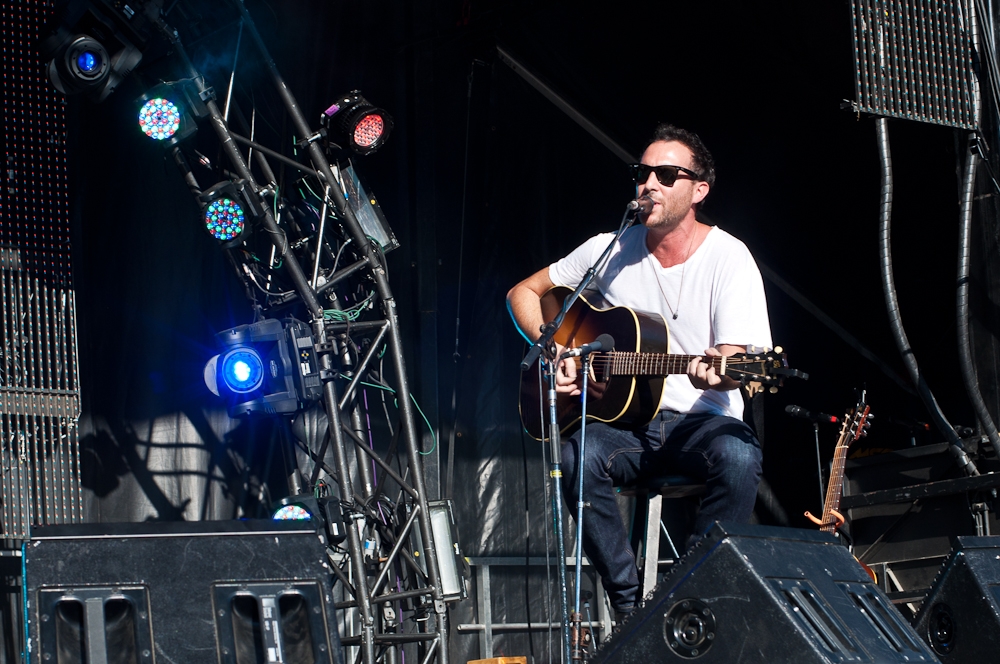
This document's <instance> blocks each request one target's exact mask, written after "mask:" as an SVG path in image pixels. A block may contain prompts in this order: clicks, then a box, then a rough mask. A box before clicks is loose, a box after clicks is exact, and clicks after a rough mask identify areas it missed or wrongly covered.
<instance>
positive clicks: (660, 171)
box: [629, 164, 702, 187]
mask: <svg viewBox="0 0 1000 664" xmlns="http://www.w3.org/2000/svg"><path fill="white" fill-rule="evenodd" d="M629 170H630V171H631V172H632V179H633V180H635V181H636V184H639V183H641V182H645V181H646V180H648V179H649V174H650V173H656V179H657V180H659V181H660V184H662V185H663V186H664V187H672V186H674V182H677V178H678V177H679V176H680V174H681V172H684V173H686V174H687V175H689V176H690V178H691V179H692V180H701V179H702V177H701V175H700V174H699V173H695V172H694V171H692V170H691V169H690V168H684V167H683V166H648V165H646V164H629Z"/></svg>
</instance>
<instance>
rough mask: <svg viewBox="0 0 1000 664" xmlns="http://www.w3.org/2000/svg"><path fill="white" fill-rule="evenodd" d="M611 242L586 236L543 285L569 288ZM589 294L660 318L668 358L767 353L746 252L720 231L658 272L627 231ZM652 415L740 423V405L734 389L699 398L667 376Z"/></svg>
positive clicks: (756, 275) (642, 230)
mask: <svg viewBox="0 0 1000 664" xmlns="http://www.w3.org/2000/svg"><path fill="white" fill-rule="evenodd" d="M613 235H614V234H613V233H602V234H600V235H597V236H594V237H592V238H590V239H589V240H587V241H586V242H584V243H583V244H582V245H580V246H579V247H578V248H576V249H574V250H573V252H572V253H570V254H569V255H568V256H566V257H565V258H563V259H562V260H559V261H556V262H555V263H553V264H552V265H550V266H549V279H551V280H552V283H554V284H556V285H560V286H569V287H575V286H576V284H578V283H580V281H581V280H582V279H583V277H584V275H585V274H586V272H587V270H588V269H589V268H590V266H592V265H593V264H594V262H595V261H596V260H597V259H598V258H599V257H600V255H601V253H602V252H603V251H604V249H605V248H607V246H608V243H609V242H611V238H612V237H613ZM657 279H658V280H659V282H660V285H659V287H657V285H656V280H657ZM682 280H683V284H682ZM591 287H592V288H593V287H596V288H597V290H599V291H600V292H601V294H602V295H603V296H604V298H605V299H606V300H607V301H608V303H609V304H611V305H614V306H625V307H629V308H630V309H634V310H637V311H642V312H646V313H651V314H659V315H660V316H662V317H663V321H664V323H666V325H667V328H668V330H669V347H668V349H667V352H669V353H677V354H681V355H702V354H704V352H705V349H706V348H709V347H712V346H716V345H718V344H734V345H753V346H761V347H767V348H770V347H771V326H770V323H769V321H768V317H767V302H766V301H765V298H764V284H763V281H762V280H761V277H760V270H758V269H757V263H756V262H755V261H754V259H753V256H751V255H750V251H749V250H748V249H747V248H746V245H744V244H743V243H742V242H740V241H739V240H737V239H736V238H735V237H733V236H732V235H730V234H729V233H727V232H725V231H724V230H722V229H721V228H716V227H712V228H711V229H709V232H708V235H707V236H706V237H705V240H704V241H703V242H702V243H701V246H700V247H698V249H697V250H696V251H695V252H694V253H693V254H692V255H691V256H690V257H689V258H688V259H687V261H685V262H684V263H681V264H680V265H674V266H672V267H668V268H664V267H663V266H661V265H660V264H659V262H658V261H657V260H656V258H655V257H653V256H652V255H651V254H650V252H649V250H648V249H647V248H646V227H645V226H633V227H632V228H630V229H628V230H627V231H625V233H624V234H623V235H622V237H621V238H619V241H618V244H617V245H616V246H615V248H614V249H612V251H611V255H610V257H609V258H608V261H607V263H606V264H605V267H604V269H603V270H601V271H600V272H598V274H597V276H596V277H595V278H594V281H593V283H592V285H591ZM671 308H673V312H671ZM673 313H676V314H677V318H676V320H675V319H674V318H673ZM660 409H661V410H663V409H667V410H674V411H678V412H681V413H690V412H698V413H702V412H710V413H716V414H720V415H729V416H731V417H735V418H737V419H741V418H742V417H743V398H742V397H741V396H740V391H739V390H729V391H724V392H720V391H718V390H704V391H703V390H699V389H697V388H695V387H694V386H693V385H692V384H691V381H690V379H689V378H688V377H687V375H685V374H681V375H672V376H668V377H667V379H666V380H665V381H664V388H663V394H662V396H661V398H660Z"/></svg>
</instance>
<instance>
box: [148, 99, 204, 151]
mask: <svg viewBox="0 0 1000 664" xmlns="http://www.w3.org/2000/svg"><path fill="white" fill-rule="evenodd" d="M199 101H200V100H198V98H197V95H194V94H193V93H192V91H191V90H190V86H189V85H181V84H174V83H160V84H159V85H157V86H155V87H153V88H150V89H149V90H147V91H146V92H145V93H143V94H142V96H140V97H139V98H138V99H136V114H137V122H138V124H139V130H140V131H141V132H142V133H143V134H145V135H146V136H148V137H149V138H150V139H152V140H153V141H154V142H155V143H159V144H160V145H164V146H169V145H176V144H177V143H179V142H181V141H183V140H184V139H186V138H188V137H189V136H191V135H193V134H194V133H195V132H196V131H197V130H198V125H197V123H196V122H195V120H194V118H195V117H200V115H199V108H198V105H199Z"/></svg>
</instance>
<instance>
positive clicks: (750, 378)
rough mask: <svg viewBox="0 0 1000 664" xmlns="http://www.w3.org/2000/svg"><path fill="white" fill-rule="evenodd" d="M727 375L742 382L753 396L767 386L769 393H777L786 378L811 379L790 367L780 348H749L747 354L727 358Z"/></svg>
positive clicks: (802, 372)
mask: <svg viewBox="0 0 1000 664" xmlns="http://www.w3.org/2000/svg"><path fill="white" fill-rule="evenodd" d="M726 375H727V376H729V377H730V378H732V379H734V380H738V381H740V383H741V384H742V385H744V386H745V387H747V389H748V390H749V391H750V394H751V396H753V394H754V393H755V392H756V391H758V390H760V389H763V387H765V386H766V387H767V388H768V391H769V392H771V393H774V392H777V391H778V388H779V387H781V386H782V385H784V384H785V379H786V378H801V379H802V380H808V379H809V374H807V373H805V372H804V371H799V370H798V369H792V368H790V367H789V366H788V358H787V357H786V355H785V353H784V352H782V349H781V347H780V346H776V347H775V348H773V349H767V348H756V347H754V346H749V347H747V352H746V353H743V354H740V355H732V356H730V357H727V358H726Z"/></svg>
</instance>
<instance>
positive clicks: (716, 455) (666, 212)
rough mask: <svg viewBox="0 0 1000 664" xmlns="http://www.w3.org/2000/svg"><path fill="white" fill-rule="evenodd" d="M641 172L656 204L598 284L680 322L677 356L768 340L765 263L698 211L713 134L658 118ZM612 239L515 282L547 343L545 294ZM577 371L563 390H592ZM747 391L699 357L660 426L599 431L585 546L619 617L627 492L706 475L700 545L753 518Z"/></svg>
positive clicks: (594, 429)
mask: <svg viewBox="0 0 1000 664" xmlns="http://www.w3.org/2000/svg"><path fill="white" fill-rule="evenodd" d="M631 170H632V175H633V178H634V179H635V183H636V196H637V198H642V197H646V198H648V199H649V200H650V201H651V203H652V209H651V210H650V211H649V213H648V214H646V215H645V218H644V219H642V221H643V224H642V225H641V226H634V227H632V228H630V229H628V230H627V231H626V232H625V233H624V234H623V235H622V237H621V238H620V239H619V241H618V243H617V245H616V246H615V248H614V249H613V250H612V253H611V255H610V257H609V259H608V260H607V262H606V263H605V264H604V266H603V268H602V269H600V270H599V271H598V273H597V276H596V278H595V280H594V282H593V284H592V287H596V288H597V289H598V290H599V291H600V293H601V294H602V295H603V297H604V298H605V300H607V302H608V303H610V304H611V305H614V306H626V307H629V308H631V309H635V310H638V311H643V312H650V313H654V314H659V315H661V316H662V317H663V320H664V321H665V322H666V324H667V327H668V329H669V336H670V347H669V352H670V353H676V354H684V355H699V356H717V355H727V356H728V355H734V354H736V353H740V352H745V351H746V349H747V347H748V346H758V347H770V346H771V332H770V324H769V322H768V316H767V304H766V302H765V299H764V287H763V282H762V280H761V277H760V271H759V270H758V269H757V265H756V263H755V262H754V259H753V257H752V256H751V255H750V252H749V251H748V250H747V248H746V246H745V245H744V244H743V243H742V242H740V241H739V240H737V239H736V238H734V237H733V236H731V235H729V234H728V233H726V232H725V231H723V230H722V229H720V228H716V227H712V226H709V225H706V224H704V223H702V222H700V221H698V219H697V211H698V209H699V207H700V206H701V204H702V202H703V201H704V200H705V197H706V196H707V195H708V193H709V191H710V190H711V188H712V185H713V184H714V182H715V168H714V163H713V160H712V156H711V154H710V153H709V152H708V150H707V149H706V148H705V146H704V144H703V143H702V142H701V139H700V138H699V137H698V136H697V135H696V134H694V133H691V132H688V131H686V130H684V129H680V128H678V127H674V126H672V125H666V124H663V125H660V126H658V127H657V128H656V130H655V132H654V135H653V139H652V141H651V142H650V143H649V145H648V146H647V147H646V150H645V151H644V152H643V155H642V160H641V161H640V163H638V164H633V165H632V166H631ZM611 237H612V234H609V233H604V234H601V235H597V236H595V237H593V238H591V239H590V240H588V241H587V242H585V243H584V244H583V245H581V246H580V247H578V248H577V249H575V250H574V251H573V252H572V253H570V254H569V255H568V256H566V257H565V258H563V259H561V260H559V261H556V262H555V263H553V264H552V265H550V266H549V267H547V268H543V269H542V270H539V271H538V272H536V273H535V274H533V275H531V276H530V277H528V278H527V279H525V280H524V281H522V282H520V283H519V284H517V285H516V286H514V287H513V288H512V289H511V290H510V292H509V293H508V295H507V301H508V305H509V307H510V310H511V313H512V315H513V317H514V319H515V321H516V323H517V325H518V327H519V329H520V330H521V332H522V334H524V335H525V336H527V337H529V338H530V339H531V340H535V339H537V338H538V336H539V334H540V332H539V328H540V327H541V326H542V324H543V323H545V320H544V319H543V316H542V312H541V307H540V304H539V299H540V298H541V296H542V295H543V294H545V292H546V291H548V290H549V289H550V288H552V287H554V286H556V285H562V286H569V287H575V286H576V284H578V283H579V282H580V281H581V280H582V279H583V277H584V274H585V273H586V271H587V269H588V268H590V267H591V266H592V265H593V264H594V262H595V261H596V260H597V259H598V257H599V256H600V255H601V253H602V252H603V251H604V249H605V247H607V245H608V243H609V242H610V241H611ZM558 350H559V352H560V353H561V352H562V350H563V349H562V348H559V349H558ZM576 374H577V371H576V364H575V363H574V362H572V361H571V360H564V361H563V362H561V363H560V364H559V367H558V369H557V372H556V383H557V391H559V392H562V393H566V394H570V395H578V394H580V384H579V381H578V380H577V378H578V377H577V375H576ZM738 387H739V383H738V382H737V381H735V380H733V379H732V378H729V377H727V376H720V375H718V374H717V373H716V370H715V369H714V368H712V367H711V366H710V365H709V364H707V363H706V362H704V361H702V360H701V357H696V358H695V359H694V360H692V361H691V363H690V364H689V366H688V368H687V375H686V376H684V375H676V376H668V377H667V378H666V380H665V382H664V388H663V393H662V395H661V400H660V411H659V413H658V414H657V416H656V417H654V418H653V420H652V421H651V422H649V423H648V424H646V425H644V426H641V427H639V428H637V429H634V430H628V429H621V428H616V427H614V426H612V425H608V424H604V423H593V424H588V425H587V445H586V453H585V456H586V458H585V459H584V496H583V499H584V500H585V501H586V502H587V503H588V504H589V505H588V507H587V508H586V509H585V510H584V528H583V533H584V536H583V546H584V550H585V551H586V553H587V556H588V558H589V559H590V560H591V562H592V563H593V564H594V567H595V568H596V569H597V571H598V573H599V574H600V575H601V577H602V580H603V583H604V588H605V590H606V591H607V593H608V597H609V599H610V601H611V604H612V606H613V608H614V609H615V611H616V612H617V613H618V614H619V616H622V615H626V614H628V613H630V612H631V611H632V610H634V608H635V603H636V600H637V598H636V594H637V590H638V586H639V579H638V573H637V569H636V561H635V557H634V553H633V552H632V551H631V547H630V546H629V544H628V538H627V536H626V533H625V529H624V525H623V523H622V520H621V516H620V515H619V512H618V507H617V503H616V501H615V492H614V487H615V486H621V485H625V484H635V483H639V482H642V481H643V480H644V479H646V480H648V479H652V478H656V477H661V476H664V475H687V476H690V477H693V478H696V479H698V480H701V481H703V482H704V483H705V486H706V492H705V494H704V496H703V498H702V500H701V507H700V510H699V513H698V516H697V517H696V519H695V522H694V529H693V533H694V534H693V535H692V536H691V538H690V539H689V541H688V546H690V545H692V544H694V543H695V542H697V541H698V539H700V538H701V536H702V535H703V534H704V532H705V531H706V530H707V529H708V528H709V527H711V525H712V524H713V523H714V522H715V521H741V522H745V521H747V520H748V519H749V517H750V514H751V512H752V510H753V506H754V501H755V498H756V495H757V484H758V482H759V480H760V470H761V458H762V455H761V449H760V444H759V443H758V441H757V439H756V437H755V436H754V434H753V432H752V431H751V429H750V428H749V427H748V426H747V425H746V424H744V422H743V420H742V417H743V399H742V395H741V394H740V390H738V389H737V388H738ZM578 449H579V445H578V440H577V438H576V436H575V435H574V436H570V437H569V438H568V439H567V440H565V441H564V443H563V453H562V469H563V472H564V480H563V487H564V491H565V494H566V501H567V503H568V504H569V505H570V506H571V507H575V505H576V504H577V501H578V499H579V498H578V496H577V487H578V479H577V469H578V460H577V450H578ZM574 514H575V511H574ZM646 590H649V589H646Z"/></svg>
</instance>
